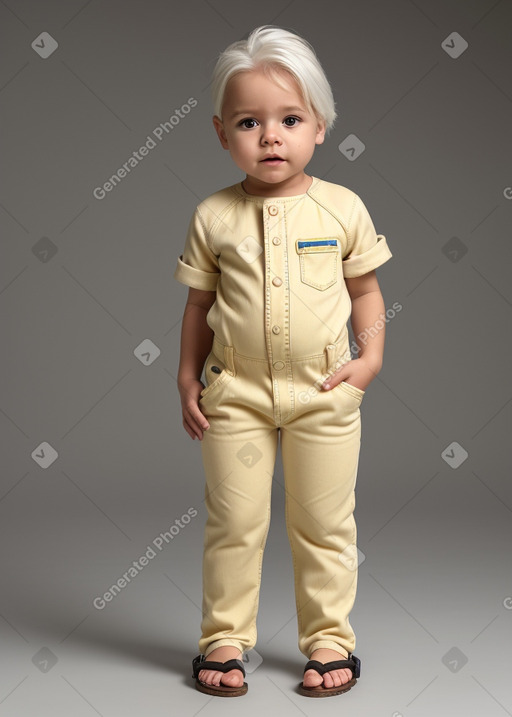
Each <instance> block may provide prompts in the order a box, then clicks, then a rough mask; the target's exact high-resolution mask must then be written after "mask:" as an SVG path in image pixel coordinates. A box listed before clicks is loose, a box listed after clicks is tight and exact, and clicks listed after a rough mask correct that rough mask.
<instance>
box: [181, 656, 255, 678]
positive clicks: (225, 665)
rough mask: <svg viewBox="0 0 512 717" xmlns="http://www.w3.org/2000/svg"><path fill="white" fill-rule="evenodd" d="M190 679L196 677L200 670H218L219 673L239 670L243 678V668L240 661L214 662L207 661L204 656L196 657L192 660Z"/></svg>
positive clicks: (235, 659) (234, 659)
mask: <svg viewBox="0 0 512 717" xmlns="http://www.w3.org/2000/svg"><path fill="white" fill-rule="evenodd" d="M192 669H193V675H192V677H197V676H198V675H199V672H200V671H201V670H219V672H224V673H225V672H229V671H230V670H240V672H241V673H242V675H243V676H244V677H245V676H246V674H245V667H244V663H243V662H242V660H239V659H237V658H233V659H232V660H228V661H227V662H216V661H215V660H207V659H206V658H205V656H204V655H198V656H197V657H194V659H193V660H192Z"/></svg>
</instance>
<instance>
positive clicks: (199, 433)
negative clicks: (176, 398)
mask: <svg viewBox="0 0 512 717" xmlns="http://www.w3.org/2000/svg"><path fill="white" fill-rule="evenodd" d="M203 388H204V386H203V384H202V382H201V381H198V380H197V379H194V378H191V379H187V380H186V381H181V382H179V383H178V391H179V392H180V398H181V411H182V415H183V426H184V428H185V430H186V432H187V433H188V434H189V436H190V437H191V438H192V440H195V439H196V437H197V438H199V440H200V441H202V440H203V432H204V431H205V430H207V429H208V428H210V424H209V423H208V421H207V420H206V418H205V416H204V414H203V413H202V411H201V409H200V408H199V398H200V396H201V391H202V390H203Z"/></svg>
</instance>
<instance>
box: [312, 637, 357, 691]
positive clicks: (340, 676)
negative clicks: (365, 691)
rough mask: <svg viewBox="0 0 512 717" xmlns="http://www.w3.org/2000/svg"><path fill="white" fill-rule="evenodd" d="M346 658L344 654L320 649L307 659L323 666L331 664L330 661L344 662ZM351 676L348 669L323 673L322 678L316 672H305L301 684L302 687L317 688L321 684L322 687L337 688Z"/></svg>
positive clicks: (350, 671)
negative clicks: (316, 661) (327, 663)
mask: <svg viewBox="0 0 512 717" xmlns="http://www.w3.org/2000/svg"><path fill="white" fill-rule="evenodd" d="M341 649H343V648H341ZM347 658H348V655H347V654H346V653H344V652H337V651H336V650H329V649H327V648H323V647H322V648H320V649H319V650H314V652H313V653H312V654H311V657H310V658H309V659H310V660H318V662H321V663H322V664H323V665H325V663H326V662H331V660H346V659H347ZM352 676H353V675H352V670H349V669H348V667H346V668H344V669H342V670H331V671H330V672H325V673H324V675H323V676H322V675H320V674H319V673H318V672H317V671H316V670H306V672H305V673H304V678H303V681H302V684H303V685H304V687H318V686H319V685H321V684H322V682H323V683H324V687H339V686H340V685H344V684H345V682H348V681H349V680H351V679H352Z"/></svg>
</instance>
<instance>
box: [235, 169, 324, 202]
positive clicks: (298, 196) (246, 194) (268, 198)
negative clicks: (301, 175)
mask: <svg viewBox="0 0 512 717" xmlns="http://www.w3.org/2000/svg"><path fill="white" fill-rule="evenodd" d="M311 179H312V182H311V184H310V185H309V187H308V188H307V189H306V191H305V192H302V194H293V195H290V196H288V197H286V196H281V195H280V196H278V197H271V196H263V195H260V194H249V192H246V191H245V189H244V188H243V186H242V182H243V181H244V180H243V179H242V180H241V181H240V182H237V184H235V189H236V190H237V191H238V192H239V194H241V195H242V196H244V197H245V198H246V199H251V200H252V201H260V202H271V201H286V200H293V199H301V198H302V197H305V196H306V194H309V193H310V191H311V189H312V188H313V186H314V185H315V184H316V183H317V182H318V181H319V180H318V179H317V177H314V176H313V175H311Z"/></svg>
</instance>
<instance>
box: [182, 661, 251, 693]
mask: <svg viewBox="0 0 512 717" xmlns="http://www.w3.org/2000/svg"><path fill="white" fill-rule="evenodd" d="M201 670H219V671H220V672H224V673H226V672H229V671H230V670H240V672H241V673H242V675H243V676H244V677H245V667H244V663H243V662H242V660H237V659H232V660H228V661H227V662H215V661H214V660H207V659H206V657H205V656H204V655H202V654H201V655H198V656H197V657H194V659H193V660H192V677H193V678H194V679H195V681H196V689H198V690H199V692H204V693H205V694H207V695H215V696H216V697H241V696H242V695H245V694H246V692H247V689H248V685H247V682H244V684H243V685H241V686H240V687H229V686H228V685H223V684H222V683H221V684H220V685H218V686H217V685H209V684H208V683H206V682H202V681H201V680H200V679H199V673H200V672H201Z"/></svg>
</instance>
